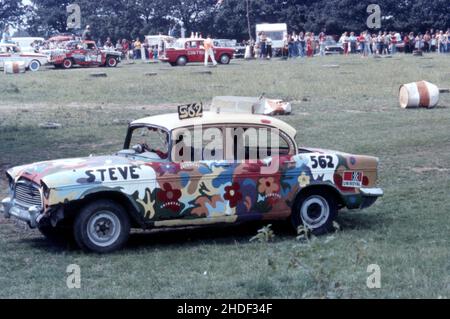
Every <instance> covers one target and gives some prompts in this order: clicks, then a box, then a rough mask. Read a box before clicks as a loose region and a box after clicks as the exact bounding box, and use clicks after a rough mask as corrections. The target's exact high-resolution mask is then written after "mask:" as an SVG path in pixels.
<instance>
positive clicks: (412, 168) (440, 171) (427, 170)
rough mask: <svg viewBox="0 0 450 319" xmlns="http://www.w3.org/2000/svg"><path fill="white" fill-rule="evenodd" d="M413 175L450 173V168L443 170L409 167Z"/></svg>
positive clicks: (440, 168) (438, 168) (439, 168)
mask: <svg viewBox="0 0 450 319" xmlns="http://www.w3.org/2000/svg"><path fill="white" fill-rule="evenodd" d="M410 169H411V170H412V171H413V172H414V173H418V174H423V173H429V172H439V173H443V172H450V168H443V167H411V168H410Z"/></svg>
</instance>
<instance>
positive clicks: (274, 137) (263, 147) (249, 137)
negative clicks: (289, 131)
mask: <svg viewBox="0 0 450 319" xmlns="http://www.w3.org/2000/svg"><path fill="white" fill-rule="evenodd" d="M226 143H227V154H226V159H227V160H231V161H238V162H240V161H248V160H262V159H265V158H267V157H270V156H279V155H288V154H289V153H290V147H289V144H288V143H287V141H286V139H285V138H284V137H283V136H282V134H280V131H279V130H277V129H275V128H270V127H237V128H231V127H227V128H226Z"/></svg>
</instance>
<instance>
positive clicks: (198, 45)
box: [159, 39, 234, 66]
mask: <svg viewBox="0 0 450 319" xmlns="http://www.w3.org/2000/svg"><path fill="white" fill-rule="evenodd" d="M203 42H204V39H178V40H177V41H176V42H175V44H174V45H173V46H172V47H169V48H167V49H166V50H165V52H164V54H163V55H161V56H160V57H159V60H160V61H162V62H168V63H170V65H172V66H185V65H186V64H188V63H195V62H204V61H205V49H204V48H203ZM213 51H214V59H215V60H216V61H217V62H218V63H221V64H229V63H230V61H231V59H232V58H233V56H234V48H225V47H214V48H213Z"/></svg>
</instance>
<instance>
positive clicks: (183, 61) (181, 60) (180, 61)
mask: <svg viewBox="0 0 450 319" xmlns="http://www.w3.org/2000/svg"><path fill="white" fill-rule="evenodd" d="M186 64H187V58H186V57H185V56H180V57H179V58H178V59H177V65H178V66H185V65H186Z"/></svg>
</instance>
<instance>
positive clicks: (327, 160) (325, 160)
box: [310, 155, 335, 169]
mask: <svg viewBox="0 0 450 319" xmlns="http://www.w3.org/2000/svg"><path fill="white" fill-rule="evenodd" d="M310 158H311V162H312V165H311V167H312V168H313V169H316V168H319V167H320V168H322V169H326V168H335V163H334V161H333V156H330V155H320V156H316V155H312V156H311V157H310Z"/></svg>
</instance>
